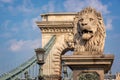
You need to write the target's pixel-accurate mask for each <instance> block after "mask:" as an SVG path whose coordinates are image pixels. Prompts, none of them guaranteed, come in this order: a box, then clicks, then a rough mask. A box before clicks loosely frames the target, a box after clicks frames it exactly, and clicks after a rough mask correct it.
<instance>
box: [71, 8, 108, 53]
mask: <svg viewBox="0 0 120 80" xmlns="http://www.w3.org/2000/svg"><path fill="white" fill-rule="evenodd" d="M89 13H92V14H93V15H95V16H96V17H95V18H97V23H95V24H96V25H97V31H96V32H95V34H94V35H93V37H92V38H91V39H90V40H83V39H82V38H81V35H80V34H79V30H80V29H79V26H78V21H79V17H80V16H82V15H84V14H89ZM93 26H94V25H93ZM73 33H74V46H75V49H74V51H75V52H84V51H90V52H93V51H95V52H103V51H104V43H105V37H106V31H105V26H104V23H103V18H102V16H101V14H100V13H99V12H97V11H96V10H95V9H93V8H91V7H88V8H85V9H84V10H82V11H81V12H78V14H77V15H76V17H75V19H74V30H73Z"/></svg>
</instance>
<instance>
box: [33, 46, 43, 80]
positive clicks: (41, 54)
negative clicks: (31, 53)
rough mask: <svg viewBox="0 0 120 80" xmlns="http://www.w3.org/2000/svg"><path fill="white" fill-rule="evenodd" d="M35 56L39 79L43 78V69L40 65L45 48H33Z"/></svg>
mask: <svg viewBox="0 0 120 80" xmlns="http://www.w3.org/2000/svg"><path fill="white" fill-rule="evenodd" d="M35 52H36V56H37V64H38V65H39V77H38V78H39V80H44V78H43V69H42V65H43V64H44V53H45V50H44V49H43V48H37V49H35Z"/></svg>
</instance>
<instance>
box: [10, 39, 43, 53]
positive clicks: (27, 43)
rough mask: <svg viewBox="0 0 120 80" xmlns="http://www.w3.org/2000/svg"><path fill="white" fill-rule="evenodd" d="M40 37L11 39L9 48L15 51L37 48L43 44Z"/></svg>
mask: <svg viewBox="0 0 120 80" xmlns="http://www.w3.org/2000/svg"><path fill="white" fill-rule="evenodd" d="M39 43H40V39H35V40H11V41H10V47H9V49H10V50H11V51H13V52H18V51H27V50H29V49H33V50H34V49H35V48H38V47H40V46H41V45H40V44H39Z"/></svg>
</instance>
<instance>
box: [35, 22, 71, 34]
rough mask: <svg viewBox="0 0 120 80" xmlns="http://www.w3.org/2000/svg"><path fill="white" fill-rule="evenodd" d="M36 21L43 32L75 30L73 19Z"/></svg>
mask: <svg viewBox="0 0 120 80" xmlns="http://www.w3.org/2000/svg"><path fill="white" fill-rule="evenodd" d="M36 23H37V26H38V27H39V28H40V29H41V32H42V33H43V32H44V33H48V32H49V33H59V32H60V33H61V32H72V31H73V21H42V22H36Z"/></svg>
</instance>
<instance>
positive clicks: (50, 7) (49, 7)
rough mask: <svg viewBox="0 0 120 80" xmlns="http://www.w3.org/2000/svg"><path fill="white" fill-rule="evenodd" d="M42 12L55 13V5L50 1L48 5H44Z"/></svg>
mask: <svg viewBox="0 0 120 80" xmlns="http://www.w3.org/2000/svg"><path fill="white" fill-rule="evenodd" d="M41 10H42V11H43V12H54V11H55V5H54V2H53V1H50V2H49V3H48V4H46V5H43V6H42V8H41Z"/></svg>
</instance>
